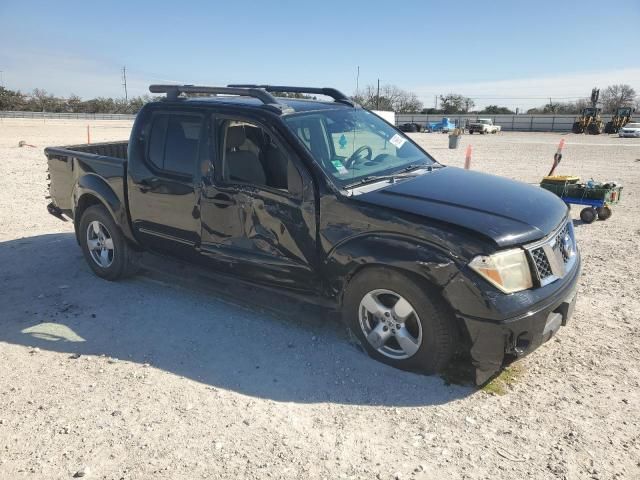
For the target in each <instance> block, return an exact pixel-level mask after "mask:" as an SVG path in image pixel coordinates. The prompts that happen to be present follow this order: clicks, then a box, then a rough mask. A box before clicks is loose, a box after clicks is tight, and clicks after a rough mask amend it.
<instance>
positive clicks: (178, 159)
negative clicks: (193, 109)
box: [147, 113, 202, 176]
mask: <svg viewBox="0 0 640 480" xmlns="http://www.w3.org/2000/svg"><path fill="white" fill-rule="evenodd" d="M201 131H202V118H201V117H199V116H196V115H182V114H179V115H176V114H169V113H166V114H159V115H155V116H154V117H153V121H152V124H151V132H150V135H149V149H148V154H147V155H148V159H149V162H150V163H151V164H152V165H153V166H154V167H156V168H157V169H158V170H162V171H164V172H167V173H171V174H178V175H184V176H187V175H188V176H192V175H193V172H194V168H195V165H196V161H197V158H198V149H199V144H200V135H201Z"/></svg>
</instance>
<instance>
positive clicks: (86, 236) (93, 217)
mask: <svg viewBox="0 0 640 480" xmlns="http://www.w3.org/2000/svg"><path fill="white" fill-rule="evenodd" d="M78 235H79V240H80V246H81V247H82V253H83V254H84V258H85V260H86V262H87V263H88V264H89V267H91V270H93V272H94V273H95V274H96V275H98V276H99V277H101V278H104V279H106V280H118V279H120V278H125V277H128V276H130V275H133V274H134V273H135V271H136V270H137V265H138V261H137V260H138V253H137V252H136V251H135V250H133V249H132V248H131V246H130V245H129V243H128V242H127V240H126V239H125V238H124V235H122V232H121V231H120V229H119V228H118V226H117V225H116V223H115V222H114V221H113V218H111V215H110V214H109V212H108V211H107V210H106V209H105V208H104V207H103V206H102V205H94V206H92V207H89V208H87V209H86V210H85V211H84V213H83V214H82V218H81V219H80V225H79V227H78Z"/></svg>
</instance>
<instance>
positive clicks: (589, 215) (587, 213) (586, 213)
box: [580, 207, 598, 223]
mask: <svg viewBox="0 0 640 480" xmlns="http://www.w3.org/2000/svg"><path fill="white" fill-rule="evenodd" d="M597 215H598V213H597V212H596V209H595V208H592V207H587V208H583V209H582V211H581V212H580V220H582V221H583V222H584V223H593V221H594V220H595V219H596V217H597Z"/></svg>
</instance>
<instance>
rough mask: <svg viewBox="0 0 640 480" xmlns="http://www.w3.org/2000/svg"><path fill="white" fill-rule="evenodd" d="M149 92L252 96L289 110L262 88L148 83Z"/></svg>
mask: <svg viewBox="0 0 640 480" xmlns="http://www.w3.org/2000/svg"><path fill="white" fill-rule="evenodd" d="M149 91H150V92H151V93H166V94H167V99H168V100H176V99H177V98H178V96H179V95H180V94H181V93H208V94H211V95H237V96H241V97H253V98H257V99H258V100H260V101H261V102H262V103H264V104H265V105H267V106H269V107H273V108H276V109H278V110H279V111H281V112H284V111H287V110H290V108H289V107H288V106H287V105H284V104H283V103H281V102H279V101H278V99H277V98H275V97H274V96H273V95H271V94H270V93H269V92H267V91H266V90H264V89H260V88H238V87H207V86H198V85H150V86H149Z"/></svg>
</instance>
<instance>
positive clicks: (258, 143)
mask: <svg viewBox="0 0 640 480" xmlns="http://www.w3.org/2000/svg"><path fill="white" fill-rule="evenodd" d="M221 144H222V150H223V155H222V179H223V180H224V181H225V182H227V183H246V184H251V185H256V186H261V187H270V188H274V189H278V190H287V189H288V175H289V174H290V170H289V161H290V160H289V157H288V155H287V154H286V152H285V151H284V149H283V148H282V147H281V146H280V145H279V144H278V143H277V142H275V141H274V139H273V138H272V136H271V135H270V134H269V133H268V132H267V131H265V130H264V129H263V128H262V127H260V126H258V125H256V124H253V123H250V122H246V121H240V120H227V121H225V122H224V123H223V125H222V142H221Z"/></svg>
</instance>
